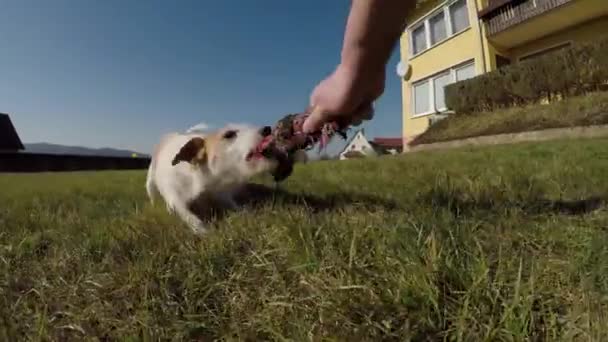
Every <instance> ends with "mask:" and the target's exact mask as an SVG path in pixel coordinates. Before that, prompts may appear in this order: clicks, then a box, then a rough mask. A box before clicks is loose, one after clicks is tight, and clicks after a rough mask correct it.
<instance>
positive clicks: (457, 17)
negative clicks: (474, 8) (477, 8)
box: [449, 0, 469, 33]
mask: <svg viewBox="0 0 608 342" xmlns="http://www.w3.org/2000/svg"><path fill="white" fill-rule="evenodd" d="M449 11H450V19H451V22H452V32H454V33H458V32H460V31H462V30H464V29H466V28H467V27H469V13H468V11H467V3H466V1H464V0H461V1H456V2H455V3H454V4H452V6H450V9H449Z"/></svg>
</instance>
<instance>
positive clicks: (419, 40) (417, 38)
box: [412, 25, 427, 54]
mask: <svg viewBox="0 0 608 342" xmlns="http://www.w3.org/2000/svg"><path fill="white" fill-rule="evenodd" d="M412 43H413V48H414V54H417V53H419V52H422V51H424V50H426V48H427V46H426V30H425V26H424V25H421V26H420V27H418V28H417V29H415V30H414V31H413V32H412Z"/></svg>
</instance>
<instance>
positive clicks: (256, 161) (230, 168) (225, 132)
mask: <svg viewBox="0 0 608 342" xmlns="http://www.w3.org/2000/svg"><path fill="white" fill-rule="evenodd" d="M271 130H272V129H271V128H270V127H268V126H265V127H252V126H248V125H228V126H226V127H224V128H222V129H220V130H217V131H214V132H211V133H208V134H205V135H201V136H194V137H192V138H191V139H190V140H189V141H188V142H187V143H186V144H185V145H183V146H182V148H181V149H180V150H179V152H178V153H177V154H176V155H175V157H174V159H173V162H172V164H173V165H177V164H178V163H179V162H182V161H184V162H188V163H190V164H192V165H193V166H196V167H200V168H202V169H205V170H206V171H207V172H209V173H210V174H211V175H212V176H214V177H215V178H217V179H220V180H222V182H226V183H236V182H242V181H245V180H247V179H249V178H251V177H253V176H255V175H257V174H260V173H263V172H268V171H272V170H273V169H274V168H276V166H277V161H276V160H275V159H273V158H272V156H270V154H267V153H264V151H263V150H260V148H259V147H260V144H261V143H262V140H263V139H264V137H267V136H268V135H270V133H271Z"/></svg>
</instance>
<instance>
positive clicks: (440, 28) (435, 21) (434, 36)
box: [429, 12, 448, 45]
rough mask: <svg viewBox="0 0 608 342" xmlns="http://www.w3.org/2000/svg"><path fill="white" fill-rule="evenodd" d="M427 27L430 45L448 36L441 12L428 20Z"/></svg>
mask: <svg viewBox="0 0 608 342" xmlns="http://www.w3.org/2000/svg"><path fill="white" fill-rule="evenodd" d="M429 26H430V27H431V45H435V44H437V43H438V42H440V41H442V40H444V39H445V38H446V37H447V36H448V34H447V32H448V31H447V29H446V26H445V15H444V13H443V12H441V13H439V14H438V15H436V16H434V17H432V18H431V19H430V20H429Z"/></svg>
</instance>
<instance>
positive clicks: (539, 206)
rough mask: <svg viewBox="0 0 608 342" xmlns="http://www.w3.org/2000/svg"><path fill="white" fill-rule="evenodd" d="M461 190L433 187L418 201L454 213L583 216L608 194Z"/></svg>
mask: <svg viewBox="0 0 608 342" xmlns="http://www.w3.org/2000/svg"><path fill="white" fill-rule="evenodd" d="M472 197H473V196H470V195H469V194H466V193H461V192H450V191H448V190H444V189H440V190H438V189H434V190H431V191H429V192H427V193H426V194H424V195H422V196H421V198H420V200H419V201H420V202H422V203H428V205H429V206H432V207H433V208H444V209H447V210H449V211H450V212H452V214H454V215H455V216H460V215H467V214H471V213H473V212H479V211H486V212H487V211H493V212H496V213H501V210H505V209H515V210H521V211H522V212H523V213H525V214H527V215H543V214H550V213H552V214H560V215H584V214H588V213H591V212H593V211H595V210H598V209H600V208H601V207H602V206H604V205H605V204H606V203H608V197H601V196H593V197H588V198H584V199H579V200H552V199H547V198H542V197H537V196H533V195H531V196H530V197H523V198H517V199H514V198H505V197H503V196H502V195H496V196H492V195H491V194H483V195H479V196H476V197H473V198H472Z"/></svg>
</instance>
